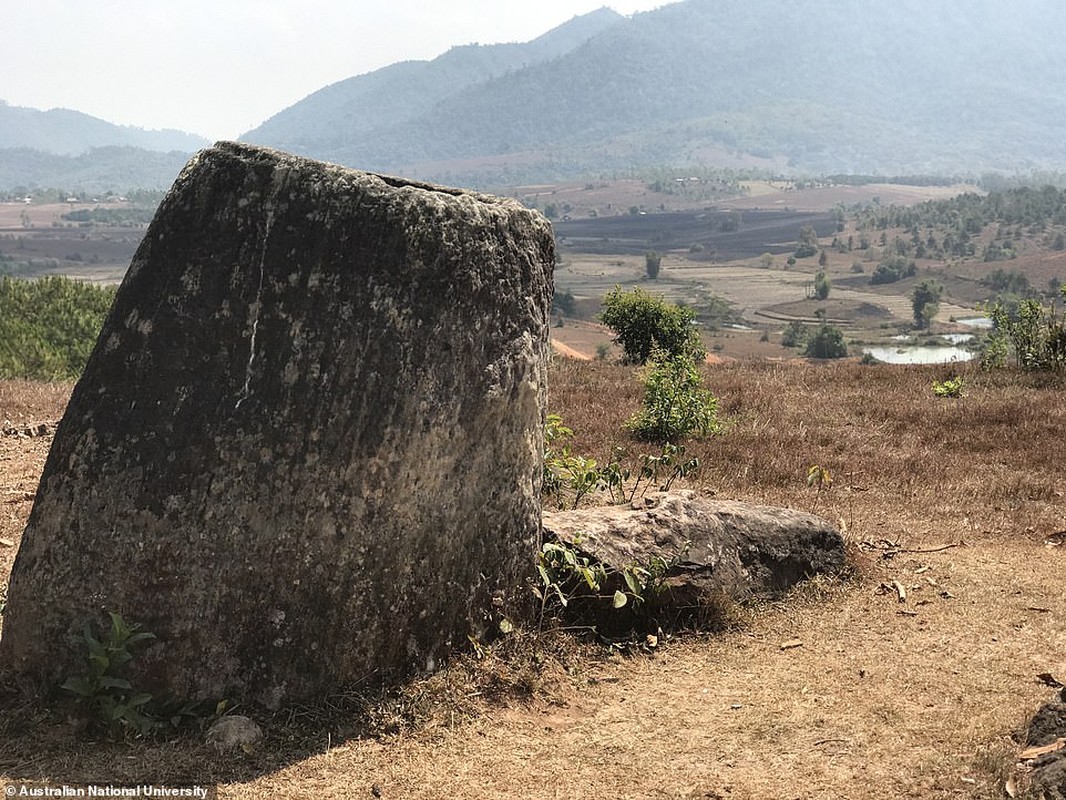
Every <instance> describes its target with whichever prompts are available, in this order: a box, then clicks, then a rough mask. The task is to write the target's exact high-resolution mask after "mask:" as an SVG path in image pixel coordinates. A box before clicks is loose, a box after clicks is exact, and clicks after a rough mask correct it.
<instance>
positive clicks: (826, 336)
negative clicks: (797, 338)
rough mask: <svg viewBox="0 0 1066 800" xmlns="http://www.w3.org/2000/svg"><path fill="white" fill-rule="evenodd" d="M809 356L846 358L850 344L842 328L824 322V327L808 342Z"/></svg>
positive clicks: (807, 353)
mask: <svg viewBox="0 0 1066 800" xmlns="http://www.w3.org/2000/svg"><path fill="white" fill-rule="evenodd" d="M804 355H806V356H807V358H846V357H847V355H848V346H847V344H846V343H845V342H844V333H843V331H841V330H840V328H837V327H834V326H833V325H828V324H826V323H824V322H823V323H822V327H820V328H819V329H818V332H817V333H815V334H814V336H812V337H811V338H810V340H809V341H808V342H807V351H806V353H804Z"/></svg>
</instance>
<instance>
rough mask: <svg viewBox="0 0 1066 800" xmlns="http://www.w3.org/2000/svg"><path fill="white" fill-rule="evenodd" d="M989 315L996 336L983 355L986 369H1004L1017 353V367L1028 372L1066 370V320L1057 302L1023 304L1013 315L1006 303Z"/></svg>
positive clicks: (988, 343)
mask: <svg viewBox="0 0 1066 800" xmlns="http://www.w3.org/2000/svg"><path fill="white" fill-rule="evenodd" d="M1063 295H1064V296H1066V290H1064V291H1063ZM987 311H988V316H989V317H991V319H992V332H991V333H990V334H989V336H988V339H987V341H986V342H985V347H984V350H983V351H982V353H981V365H982V366H984V367H986V368H993V367H1000V366H1004V365H1005V363H1006V358H1007V353H1008V352H1013V354H1014V361H1015V363H1016V364H1017V365H1018V366H1019V367H1021V368H1022V369H1024V370H1028V371H1034V372H1035V371H1059V370H1062V369H1063V368H1066V316H1064V315H1062V314H1060V313H1059V311H1058V309H1057V308H1056V306H1055V303H1054V301H1052V302H1051V303H1050V304H1048V305H1047V306H1045V305H1043V304H1042V303H1041V302H1040V301H1038V300H1022V301H1021V302H1020V303H1019V304H1018V307H1017V310H1016V312H1015V313H1013V314H1012V313H1011V311H1010V310H1009V309H1008V308H1007V307H1006V306H1004V305H1003V304H1002V303H995V304H994V305H993V306H991V307H990V308H989V309H987Z"/></svg>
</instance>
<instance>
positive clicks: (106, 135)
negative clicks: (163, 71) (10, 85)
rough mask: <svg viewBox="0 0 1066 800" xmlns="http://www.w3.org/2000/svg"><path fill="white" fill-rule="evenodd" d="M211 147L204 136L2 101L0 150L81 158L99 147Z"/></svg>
mask: <svg viewBox="0 0 1066 800" xmlns="http://www.w3.org/2000/svg"><path fill="white" fill-rule="evenodd" d="M208 144H209V142H208V141H207V140H206V139H204V138H203V137H202V136H196V135H195V134H191V133H185V132H184V131H176V130H162V131H149V130H143V129H141V128H134V127H130V126H127V125H115V124H113V123H110V122H105V121H104V120H102V119H98V118H96V117H92V116H89V115H88V114H83V113H82V112H80V111H72V110H70V109H66V108H53V109H51V110H50V111H39V110H38V109H35V108H23V107H21V106H10V105H8V104H7V103H5V102H3V101H2V100H0V149H12V148H30V149H33V150H38V151H40V152H42V153H52V154H54V155H61V156H78V155H82V154H84V153H87V152H89V151H90V150H92V149H93V148H97V147H138V148H141V149H143V150H151V151H156V152H161V153H168V152H171V151H174V150H178V151H181V152H184V153H192V152H194V151H196V150H199V149H201V148H202V147H205V146H207V145H208Z"/></svg>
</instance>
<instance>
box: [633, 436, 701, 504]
mask: <svg viewBox="0 0 1066 800" xmlns="http://www.w3.org/2000/svg"><path fill="white" fill-rule="evenodd" d="M699 469H700V460H699V459H698V458H695V457H693V458H689V459H685V447H684V445H675V444H670V443H669V442H666V443H665V444H663V446H662V449H661V450H660V451H659V455H657V456H649V455H647V454H645V455H642V456H641V457H640V471H639V472H638V473H637V479H636V480H635V481H634V482H633V486H632V487H631V488H630V491H629V498H628V502H630V503H631V502H633V500H634V498H636V496H637V490H638V489H640V486H641V483H644V490H643V491H642V492H641V493H640V494H641V496H642V497H643V496H644V494H645V493H647V491H648V489H649V488H651V487H652V486H655V487H656V488H657V489H658V490H659V491H660V492H668V491H670V487H671V486H673V484H674V482H675V481H676V480H677V479H678V478H687V477H689V476H690V475H694V474H695V473H696V472H698V471H699Z"/></svg>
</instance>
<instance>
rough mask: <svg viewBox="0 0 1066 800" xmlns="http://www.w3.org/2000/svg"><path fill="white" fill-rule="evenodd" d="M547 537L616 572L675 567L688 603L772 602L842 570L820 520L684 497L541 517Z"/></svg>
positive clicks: (674, 580) (831, 531) (833, 540)
mask: <svg viewBox="0 0 1066 800" xmlns="http://www.w3.org/2000/svg"><path fill="white" fill-rule="evenodd" d="M544 534H545V537H546V538H549V537H550V538H554V539H556V540H558V541H561V542H564V543H566V544H568V545H570V546H573V547H575V548H577V549H578V550H580V551H581V552H582V553H584V554H586V555H588V556H589V557H591V558H592V559H594V560H595V561H598V562H601V563H603V564H604V565H606V566H608V567H610V568H611V569H613V570H615V571H617V572H621V571H622V570H624V569H625V567H626V566H630V565H646V564H648V563H649V562H650V561H651V559H653V558H659V559H662V560H663V561H665V562H666V563H668V564H669V563H673V567H672V568H671V569H670V571H669V573H668V578H669V584H670V586H671V587H673V588H674V589H676V590H678V595H679V596H683V597H686V598H691V597H693V596H699V595H710V594H714V593H720V594H724V595H726V596H728V597H732V598H735V599H744V598H748V597H753V596H774V595H778V594H781V593H782V592H784V591H785V590H787V589H789V588H791V587H792V586H794V585H796V584H797V583H799V582H800V581H802V580H804V579H805V578H811V577H814V576H816V575H826V574H835V573H838V572H840V571H841V570H842V569H843V568H844V564H845V554H844V540H843V537H842V536H841V534H840V531H839V530H837V528H836V527H835V526H834V525H832V524H831V523H829V522H827V521H826V520H824V519H821V518H820V517H816V516H814V515H812V514H807V513H804V512H802V511H793V510H791V509H786V508H776V507H771V506H760V505H753V504H750V503H743V502H739V501H732V500H714V499H709V498H704V497H699V496H698V495H696V493H694V492H688V491H685V492H673V493H666V494H659V495H654V496H649V497H648V498H646V501H645V502H643V503H639V504H638V505H637V506H635V507H634V506H630V505H624V506H602V507H596V508H584V509H577V510H574V511H560V512H545V514H544Z"/></svg>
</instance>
